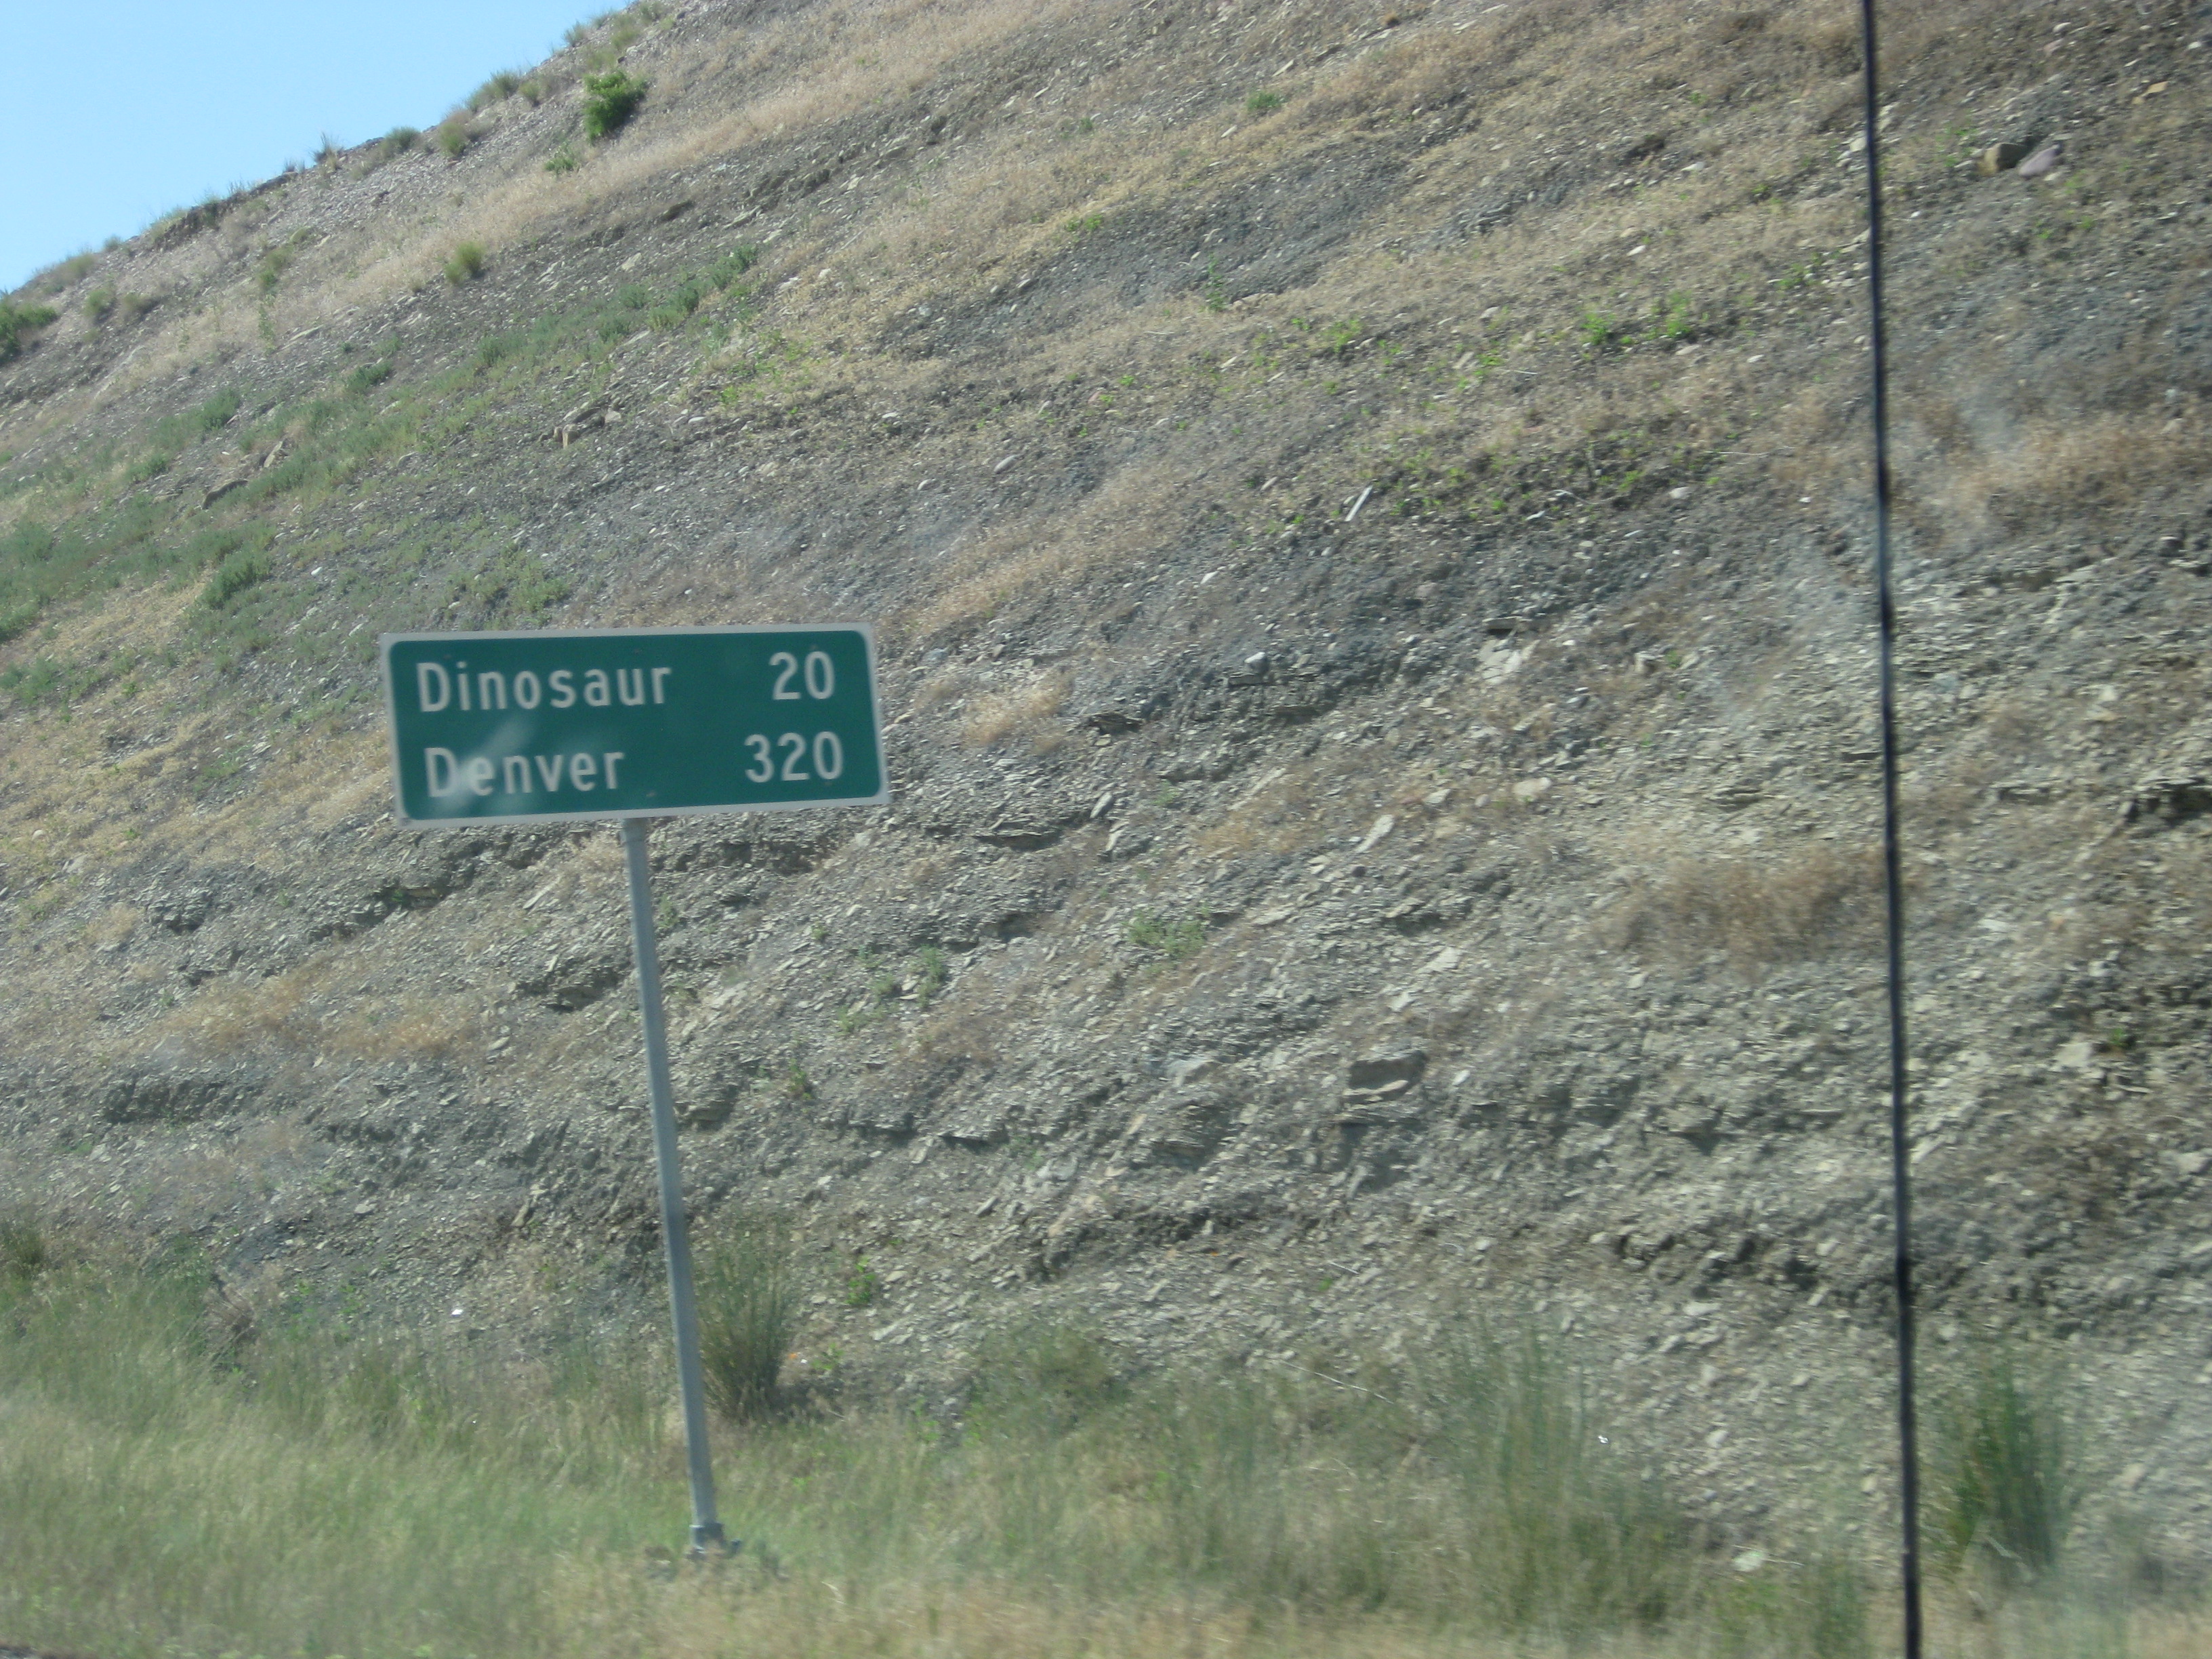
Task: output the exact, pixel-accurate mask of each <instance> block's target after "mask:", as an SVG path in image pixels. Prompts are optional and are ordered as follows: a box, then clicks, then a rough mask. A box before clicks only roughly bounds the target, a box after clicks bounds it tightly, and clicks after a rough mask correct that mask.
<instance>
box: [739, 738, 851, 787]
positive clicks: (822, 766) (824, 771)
mask: <svg viewBox="0 0 2212 1659" xmlns="http://www.w3.org/2000/svg"><path fill="white" fill-rule="evenodd" d="M745 747H746V748H747V749H749V750H751V751H752V757H753V763H752V765H751V766H750V767H749V768H748V769H746V771H745V776H746V777H747V778H749V779H750V780H751V781H753V782H755V783H768V782H769V781H781V782H784V783H808V782H811V781H814V780H815V779H817V778H818V779H820V780H821V781H823V782H824V783H830V782H834V781H836V779H837V778H838V777H840V776H841V775H843V773H844V770H845V745H844V744H842V743H841V742H839V741H838V739H837V734H836V732H816V733H815V734H814V738H813V741H811V743H810V742H809V741H808V740H807V739H806V738H805V737H804V736H802V735H801V734H799V732H784V733H782V734H781V736H779V737H777V738H775V739H774V740H773V741H771V740H770V739H769V737H768V736H767V735H766V734H765V733H764V732H754V733H753V734H752V735H751V736H750V737H749V738H746V739H745ZM810 762H811V763H812V764H813V768H814V769H813V770H812V771H811V772H810V771H809V770H807V765H808V763H810Z"/></svg>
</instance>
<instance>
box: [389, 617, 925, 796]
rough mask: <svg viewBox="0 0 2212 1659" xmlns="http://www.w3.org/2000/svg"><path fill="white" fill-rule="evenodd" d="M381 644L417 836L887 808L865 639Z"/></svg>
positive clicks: (748, 632) (688, 637)
mask: <svg viewBox="0 0 2212 1659" xmlns="http://www.w3.org/2000/svg"><path fill="white" fill-rule="evenodd" d="M382 645H383V651H384V668H385V673H384V684H385V696H386V702H387V704H388V706H389V710H390V714H391V716H392V769H393V775H394V781H395V782H396V784H397V786H398V799H399V807H400V816H401V817H402V819H403V821H404V822H407V823H418V824H432V823H524V822H535V821H542V820H547V819H563V818H569V819H573V818H607V817H635V816H640V815H649V816H653V817H661V816H664V815H668V814H677V813H697V812H729V811H747V810H749V809H763V808H775V807H797V806H856V805H868V804H872V803H879V802H882V801H884V800H885V799H889V794H888V791H887V789H886V787H885V782H884V763H883V745H882V738H881V733H882V721H881V719H880V718H879V715H878V707H877V701H876V675H875V641H874V638H873V636H872V633H871V632H870V630H869V629H866V628H865V627H857V626H856V627H837V626H820V627H793V628H676V629H575V630H547V631H544V632H539V633H527V634H392V635H386V636H385V638H384V640H383V641H382Z"/></svg>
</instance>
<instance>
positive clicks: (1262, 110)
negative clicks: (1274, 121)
mask: <svg viewBox="0 0 2212 1659" xmlns="http://www.w3.org/2000/svg"><path fill="white" fill-rule="evenodd" d="M1282 106H1283V94H1281V93H1279V92H1255V93H1254V94H1252V95H1251V96H1250V97H1249V98H1247V99H1246V100H1244V112H1245V113H1246V114H1247V115H1273V113H1274V112H1276V111H1277V110H1279V109H1280V108H1282Z"/></svg>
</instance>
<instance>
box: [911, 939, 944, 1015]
mask: <svg viewBox="0 0 2212 1659" xmlns="http://www.w3.org/2000/svg"><path fill="white" fill-rule="evenodd" d="M947 972H948V969H947V968H946V966H945V952H944V951H940V950H939V949H938V948H937V947H936V946H935V945H923V946H922V947H921V949H920V950H919V951H915V953H914V971H913V972H912V973H911V974H909V975H908V980H910V981H912V983H913V986H914V1000H915V1006H918V1007H922V1008H927V1007H928V1006H929V1005H930V1004H931V1003H932V1002H933V1001H935V1000H937V994H938V993H939V991H942V990H943V989H944V988H945V977H946V974H947Z"/></svg>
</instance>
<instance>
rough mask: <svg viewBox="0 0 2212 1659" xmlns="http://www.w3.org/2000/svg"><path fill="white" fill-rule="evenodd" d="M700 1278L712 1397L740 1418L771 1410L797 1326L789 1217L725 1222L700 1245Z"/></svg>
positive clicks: (702, 1339) (703, 1345) (703, 1347)
mask: <svg viewBox="0 0 2212 1659" xmlns="http://www.w3.org/2000/svg"><path fill="white" fill-rule="evenodd" d="M696 1281H697V1286H698V1302H699V1351H700V1359H701V1363H702V1367H703V1369H704V1370H705V1372H706V1376H707V1396H708V1403H709V1404H711V1405H712V1406H713V1407H714V1409H715V1410H716V1411H718V1412H720V1413H721V1414H722V1415H723V1416H724V1417H726V1418H727V1419H730V1420H731V1421H732V1422H735V1423H745V1422H753V1421H757V1420H758V1419H763V1418H765V1417H767V1416H769V1415H770V1414H771V1413H773V1412H774V1411H775V1407H776V1405H777V1402H778V1401H779V1398H780V1395H778V1392H777V1386H776V1384H777V1378H778V1376H779V1375H780V1373H781V1370H782V1368H783V1359H784V1356H785V1354H787V1352H790V1349H791V1345H792V1341H793V1337H794V1336H795V1335H796V1334H797V1332H798V1328H799V1295H798V1287H797V1285H796V1283H795V1282H794V1279H793V1272H792V1249H791V1230H790V1227H789V1225H787V1223H786V1222H784V1220H783V1219H782V1218H781V1217H776V1216H756V1217H748V1218H743V1219H740V1220H739V1221H738V1222H736V1223H734V1224H726V1225H724V1226H723V1227H722V1228H721V1229H720V1231H718V1232H717V1233H716V1234H714V1236H712V1237H709V1238H708V1240H707V1241H706V1242H705V1243H704V1244H703V1246H702V1248H701V1249H700V1251H699V1253H698V1264H697V1273H696Z"/></svg>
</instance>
